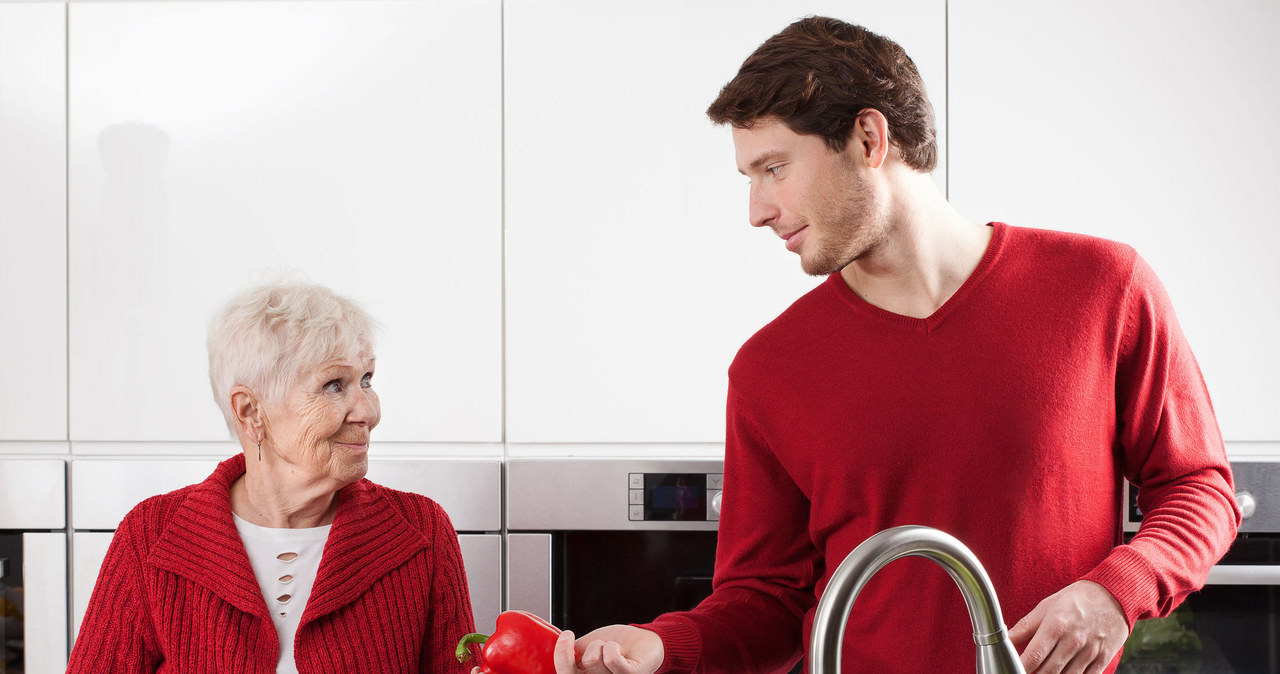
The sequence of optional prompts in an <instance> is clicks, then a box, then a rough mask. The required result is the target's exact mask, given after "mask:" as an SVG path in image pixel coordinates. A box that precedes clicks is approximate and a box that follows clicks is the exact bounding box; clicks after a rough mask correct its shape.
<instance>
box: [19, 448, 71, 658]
mask: <svg viewBox="0 0 1280 674" xmlns="http://www.w3.org/2000/svg"><path fill="white" fill-rule="evenodd" d="M59 463H60V462H59ZM22 587H23V594H24V595H25V596H24V599H23V605H24V606H25V610H26V617H25V625H24V630H25V634H24V636H23V640H24V641H25V643H24V654H25V658H26V671H28V672H32V673H36V672H63V671H66V669H67V653H68V651H67V535H66V534H23V535H22Z"/></svg>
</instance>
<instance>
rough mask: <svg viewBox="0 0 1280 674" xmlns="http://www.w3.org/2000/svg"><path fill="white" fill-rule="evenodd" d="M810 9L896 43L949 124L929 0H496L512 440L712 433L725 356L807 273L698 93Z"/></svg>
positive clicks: (702, 436)
mask: <svg viewBox="0 0 1280 674" xmlns="http://www.w3.org/2000/svg"><path fill="white" fill-rule="evenodd" d="M810 13H816V14H827V15H831V16H835V17H839V18H843V19H846V20H849V21H856V22H859V23H862V24H864V25H866V26H868V27H870V28H871V29H872V30H875V31H877V32H880V33H883V34H885V35H887V36H889V37H891V38H893V39H895V40H897V41H899V42H900V43H901V44H902V45H903V46H904V47H905V48H906V50H907V51H908V53H909V54H910V55H911V56H912V58H913V60H914V61H915V62H916V63H917V65H918V66H919V68H920V70H921V72H922V75H923V77H924V79H925V81H926V83H927V86H928V87H929V90H930V92H931V93H932V98H933V102H934V106H935V108H936V109H937V112H938V122H939V123H938V127H939V129H940V130H944V129H945V128H946V126H945V119H946V111H945V108H944V104H945V102H946V81H945V70H946V68H945V63H944V52H945V44H946V31H945V3H944V2H942V1H941V0H914V1H911V2H898V3H873V2H817V3H813V2H804V3H801V2H759V1H757V2H740V1H738V0H732V1H730V0H717V1H708V2H696V3H692V2H683V1H682V0H658V1H656V2H633V3H602V2H594V1H593V0H536V1H535V0H508V1H507V2H506V3H505V5H504V23H503V25H504V40H505V55H506V68H505V96H506V97H505V102H504V107H505V111H506V114H505V120H506V121H505V135H506V145H505V148H506V150H505V159H506V183H505V184H506V208H507V210H506V239H507V258H506V264H507V277H506V298H507V305H506V313H507V341H506V346H507V431H508V434H507V438H508V440H509V441H512V442H519V443H524V442H537V443H551V442H719V441H721V440H723V434H724V398H725V387H726V382H727V380H726V375H725V373H726V371H727V368H728V366H729V363H730V361H731V360H732V358H733V355H734V353H735V352H736V351H737V349H738V347H739V346H740V345H741V344H742V342H743V341H745V340H746V339H747V338H748V337H749V336H750V335H751V334H752V333H753V332H754V331H755V330H757V329H759V328H760V327H762V326H763V325H764V324H765V323H767V322H768V321H769V320H771V319H772V318H773V317H774V316H776V315H777V314H778V313H779V312H781V311H782V310H783V309H785V308H786V307H787V305H789V304H790V303H791V302H792V301H794V300H795V299H796V298H797V297H799V296H800V295H802V294H803V293H804V292H806V291H807V290H808V289H810V288H812V287H813V286H814V285H816V284H817V283H818V281H817V280H816V279H813V278H810V277H806V276H805V275H804V274H803V273H802V272H801V271H800V266H799V263H798V261H797V259H796V258H795V257H794V256H793V255H791V254H789V253H788V252H787V251H786V250H785V249H784V248H783V245H782V242H781V241H779V240H778V239H777V238H775V237H774V236H773V234H772V233H770V232H768V231H755V230H752V229H751V227H749V226H748V224H747V189H748V187H747V182H746V179H744V178H743V177H742V176H740V175H739V174H738V173H737V171H736V170H735V167H734V160H733V145H732V140H731V136H730V131H729V130H728V129H727V128H718V127H715V126H713V125H712V124H711V123H710V122H709V121H708V120H707V118H706V116H705V114H704V110H705V109H706V107H707V106H708V105H709V104H710V103H711V101H712V100H713V99H714V98H715V96H716V94H717V93H718V92H719V90H720V88H721V87H722V86H724V84H725V83H726V82H728V81H729V80H730V79H731V78H732V77H733V76H734V74H735V73H736V72H737V70H738V67H739V65H741V63H742V60H743V59H745V58H746V57H747V55H748V54H750V53H751V51H752V50H754V49H755V48H756V47H757V46H758V45H759V44H760V42H762V41H764V40H765V39H766V38H768V37H769V36H770V35H772V34H774V33H776V32H777V31H779V30H781V29H783V28H784V27H786V25H787V24H789V23H791V22H792V21H794V20H796V19H798V18H800V17H802V16H804V15H807V14H810ZM944 140H945V139H944ZM935 175H936V176H938V178H939V179H941V178H942V177H943V176H944V175H945V169H939V171H937V172H936V173H935Z"/></svg>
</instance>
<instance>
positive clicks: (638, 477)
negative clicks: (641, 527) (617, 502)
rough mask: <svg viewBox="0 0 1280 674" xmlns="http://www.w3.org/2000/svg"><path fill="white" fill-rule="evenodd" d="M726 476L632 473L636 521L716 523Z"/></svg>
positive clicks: (630, 511) (631, 511) (631, 507)
mask: <svg viewBox="0 0 1280 674" xmlns="http://www.w3.org/2000/svg"><path fill="white" fill-rule="evenodd" d="M723 490H724V473H628V474H627V519H628V520H631V521H632V522H716V521H719V519H720V492H721V491H723Z"/></svg>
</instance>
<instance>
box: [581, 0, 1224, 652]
mask: <svg viewBox="0 0 1280 674" xmlns="http://www.w3.org/2000/svg"><path fill="white" fill-rule="evenodd" d="M708 114H709V116H710V117H711V119H712V120H714V121H715V122H717V123H721V124H729V125H731V126H732V128H733V139H734V146H735V149H736V159H737V164H738V169H739V170H740V171H741V172H742V173H744V174H745V175H747V176H748V177H749V178H750V180H751V203H750V218H751V224H752V225H753V226H756V227H769V228H770V229H772V230H773V231H774V232H775V233H776V234H777V235H778V236H779V237H781V238H783V239H784V240H785V242H786V244H785V245H786V248H787V250H789V251H791V252H793V253H795V254H796V255H798V256H799V257H800V264H801V266H802V267H803V269H804V270H805V271H806V272H808V273H810V274H822V275H829V276H828V278H827V280H826V282H825V283H823V284H822V285H820V286H819V287H818V288H816V289H814V290H813V291H812V292H810V293H808V294H807V295H805V296H804V297H802V298H800V299H799V300H798V301H797V302H796V303H795V304H793V305H792V306H791V307H790V308H789V309H788V310H787V311H785V312H784V313H783V314H782V315H781V316H779V317H778V318H777V319H775V320H774V321H773V322H772V323H770V324H769V325H767V326H765V327H764V328H763V329H761V330H760V331H759V332H758V333H757V334H756V335H755V336H753V337H752V338H751V339H750V340H749V341H748V342H747V343H746V344H745V345H744V346H743V347H742V349H741V350H740V351H739V352H738V355H737V357H736V358H735V360H734V363H733V365H732V366H731V368H730V370H729V380H730V381H729V400H728V434H727V438H726V446H725V489H724V496H723V498H724V509H723V512H722V515H721V520H720V538H719V548H718V551H717V559H716V573H715V583H714V587H715V590H714V593H713V594H712V595H711V596H710V597H709V598H708V599H707V600H706V601H704V602H702V604H701V605H699V606H698V607H697V608H696V609H694V610H692V611H688V612H683V613H673V614H668V615H664V616H661V617H659V618H658V619H656V620H655V621H654V622H653V623H651V624H648V625H645V626H644V627H643V628H641V627H629V626H612V627H606V628H602V629H600V630H597V631H595V632H593V633H591V634H588V635H586V636H585V637H583V638H581V639H579V640H578V641H577V646H578V651H579V653H580V660H579V662H580V666H581V667H582V668H583V669H584V670H585V671H588V672H613V673H615V674H621V673H627V674H630V673H632V672H654V671H673V672H682V671H697V672H757V671H761V672H785V671H787V670H788V669H789V668H790V667H792V666H793V665H794V664H795V663H796V662H797V661H798V660H799V659H800V658H801V656H802V653H803V649H804V648H805V647H806V645H807V643H808V640H809V631H810V629H811V627H812V621H813V614H814V608H815V606H816V602H817V598H818V597H819V596H820V595H821V593H822V591H823V589H824V588H825V587H826V584H827V582H828V580H829V578H830V576H831V574H832V573H833V572H834V571H835V569H836V567H837V566H838V565H839V564H840V562H841V561H842V560H843V559H844V558H845V556H846V555H847V554H848V553H849V552H850V551H851V550H852V549H853V548H854V547H856V546H857V545H858V544H859V543H860V542H862V541H863V540H865V539H866V538H867V537H869V536H871V535H872V534H874V533H876V532H877V531H880V530H883V529H886V528H889V527H893V526H898V525H904V524H923V525H929V526H933V527H937V528H939V529H942V530H943V531H946V532H948V533H950V534H952V535H954V536H956V537H957V538H959V539H960V540H961V541H962V542H964V543H965V544H966V545H967V546H968V547H969V548H970V549H972V550H973V552H974V553H975V554H976V555H977V556H978V558H979V559H980V560H981V561H982V563H983V564H984V566H985V568H986V570H987V572H988V574H989V575H990V577H991V579H992V581H993V583H994V585H995V588H996V591H997V593H998V595H999V600H1000V602H1001V606H1002V608H1003V612H1004V616H1005V618H1006V619H1009V620H1014V621H1016V624H1015V625H1014V627H1013V628H1012V629H1011V630H1010V636H1011V637H1012V639H1013V640H1014V642H1015V644H1018V645H1020V646H1021V649H1020V654H1021V659H1022V662H1023V665H1024V666H1025V667H1026V669H1027V671H1029V672H1031V671H1035V672H1041V673H1046V674H1055V673H1057V672H1071V673H1076V672H1091V673H1092V672H1100V671H1104V670H1105V671H1111V670H1112V669H1113V667H1114V665H1115V661H1116V660H1117V655H1118V653H1119V652H1120V649H1121V647H1122V645H1123V643H1124V640H1125V638H1126V636H1127V634H1128V632H1129V629H1130V627H1131V626H1132V624H1133V622H1134V621H1135V620H1139V619H1143V618H1152V617H1156V616H1162V615H1166V614H1168V613H1169V612H1170V611H1172V610H1173V608H1174V607H1176V606H1177V605H1178V604H1179V602H1181V600H1182V599H1183V598H1184V597H1185V596H1186V595H1187V594H1188V593H1190V592H1192V591H1194V590H1196V589H1197V588H1199V587H1200V585H1201V584H1202V583H1203V582H1204V579H1205V577H1206V575H1207V573H1208V570H1209V567H1210V566H1212V565H1213V563H1214V562H1215V561H1216V560H1217V559H1218V558H1219V557H1220V556H1221V555H1222V554H1223V553H1224V552H1225V551H1226V549H1227V547H1228V546H1229V545H1230V542H1231V540H1232V538H1233V537H1234V534H1235V530H1236V527H1237V526H1238V525H1239V511H1238V509H1237V508H1236V506H1235V502H1234V499H1233V496H1232V495H1233V490H1232V484H1231V476H1230V471H1229V467H1228V463H1227V460H1226V456H1225V451H1224V449H1223V445H1222V440H1221V437H1220V435H1219V432H1218V429H1217V424H1216V421H1215V419H1214V416H1213V410H1212V408H1211V407H1210V403H1209V397H1208V393H1207V392H1206V390H1205V387H1204V383H1203V380H1202V378H1201V376H1200V373H1199V370H1198V368H1197V365H1196V363H1195V360H1194V358H1193V357H1192V354H1191V351H1190V349H1189V347H1188V346H1187V343H1186V340H1185V339H1184V337H1183V335H1182V333H1181V331H1180V330H1179V328H1178V325H1177V323H1176V321H1175V319H1174V316H1173V311H1172V309H1171V308H1170V305H1169V300H1168V298H1167V297H1166V295H1165V293H1164V291H1163V290H1162V288H1161V286H1160V284H1159V282H1158V280H1157V279H1156V277H1155V275H1154V274H1153V273H1152V271H1151V269H1150V268H1149V267H1148V266H1147V265H1146V264H1145V263H1144V262H1143V261H1142V260H1141V258H1139V257H1138V256H1137V255H1136V254H1135V253H1134V251H1133V250H1132V249H1131V248H1129V247H1127V246H1124V245H1121V244H1117V243H1112V242H1109V241H1104V240H1101V239H1096V238H1091V237H1085V236H1080V235H1073V234H1064V233H1058V232H1049V231H1041V230H1033V229H1023V228H1017V227H1011V226H1008V225H1004V224H1002V223H992V224H990V225H979V224H975V223H971V222H969V221H967V220H965V219H964V218H963V217H962V216H961V215H960V214H959V213H957V212H956V211H955V210H954V209H953V208H952V207H951V205H950V204H948V203H947V201H946V199H945V198H944V197H943V196H942V195H941V194H940V193H939V191H938V190H937V188H936V186H935V185H934V182H933V180H932V178H931V177H930V176H929V172H930V171H931V170H932V169H933V168H934V164H935V160H936V145H935V141H934V127H933V110H932V107H931V105H930V104H929V101H928V99H927V98H926V96H925V92H924V87H923V84H922V82H921V80H920V76H919V74H918V73H917V71H916V68H915V65H914V64H913V63H912V62H911V60H910V59H909V58H908V57H907V55H906V54H905V52H903V50H902V48H901V47H899V46H898V45H897V44H895V43H893V42H892V41H890V40H888V39H885V38H883V37H881V36H878V35H875V34H874V33H871V32H869V31H867V30H865V29H863V28H861V27H859V26H853V25H849V24H846V23H843V22H840V21H836V20H833V19H827V18H809V19H804V20H802V21H799V22H797V23H795V24H793V25H791V26H790V27H788V28H786V29H785V30H783V31H782V32H781V33H779V34H777V35H775V36H774V37H772V38H770V39H769V40H768V41H766V42H765V43H764V44H763V45H761V46H760V48H759V49H757V50H756V52H755V53H753V54H752V55H751V56H750V57H749V58H748V59H747V60H746V61H745V62H744V63H743V65H742V68H741V70H740V71H739V72H738V75H737V77H735V78H734V79H733V81H731V82H730V83H729V84H728V85H726V86H725V88H724V89H723V90H722V91H721V93H720V96H719V98H718V99H717V100H716V101H715V102H714V103H713V104H712V105H711V107H710V109H709V110H708ZM1125 478H1127V479H1129V480H1130V481H1132V482H1134V483H1135V484H1138V485H1139V486H1140V487H1141V507H1142V510H1143V511H1144V512H1145V513H1146V518H1145V520H1144V523H1143V526H1142V529H1141V530H1140V531H1139V532H1138V534H1137V535H1136V536H1135V537H1134V538H1133V540H1132V541H1131V542H1130V543H1128V544H1123V545H1122V544H1121V541H1120V539H1119V531H1120V522H1119V516H1120V508H1119V503H1118V501H1119V498H1118V497H1119V494H1120V486H1121V480H1122V479H1125ZM849 625H850V629H849V631H848V633H847V636H846V638H845V641H844V657H843V661H842V662H843V666H844V671H846V672H877V673H883V672H961V671H972V667H973V662H974V648H975V647H974V643H973V641H972V638H971V635H972V630H971V628H970V625H969V619H968V614H967V613H966V611H965V608H964V605H963V601H962V598H961V595H960V592H959V591H958V590H957V588H956V587H955V584H954V582H953V581H952V580H951V578H950V577H948V576H947V575H946V574H945V572H943V570H942V569H941V568H939V567H937V566H936V565H934V564H933V563H931V562H929V561H926V560H923V559H920V558H909V559H904V560H900V561H898V562H894V563H893V564H891V565H889V566H888V567H886V568H885V569H884V570H883V571H881V572H880V573H879V574H878V575H877V576H876V577H875V578H873V579H872V581H871V582H870V583H869V584H868V585H867V586H866V587H865V589H864V590H863V592H862V593H861V595H860V596H859V597H858V601H857V604H856V606H855V608H854V611H853V614H852V615H851V617H850V620H849ZM562 656H563V654H562ZM562 660H564V658H563V657H562Z"/></svg>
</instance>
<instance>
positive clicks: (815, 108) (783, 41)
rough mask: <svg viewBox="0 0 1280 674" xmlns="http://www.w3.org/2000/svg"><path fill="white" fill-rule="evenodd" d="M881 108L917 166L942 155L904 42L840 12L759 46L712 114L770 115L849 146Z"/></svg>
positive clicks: (742, 122)
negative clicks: (863, 117)
mask: <svg viewBox="0 0 1280 674" xmlns="http://www.w3.org/2000/svg"><path fill="white" fill-rule="evenodd" d="M867 108H872V109H875V110H879V111H880V113H881V114H883V115H884V116H885V119H887V120H888V121H889V140H890V142H891V143H892V144H893V145H894V146H895V147H897V148H898V153H899V154H900V155H901V157H902V161H903V162H905V163H906V164H907V165H908V166H910V167H911V168H914V169H915V170H917V171H921V172H925V173H928V172H929V171H932V170H933V168H934V166H936V165H937V163H938V143H937V138H936V131H935V129H934V124H933V106H932V105H931V104H930V103H929V97H928V96H927V95H926V94H925V90H924V81H923V80H921V79H920V72H919V71H917V70H916V64H915V63H913V62H912V61H911V57H909V56H907V52H906V51H904V50H903V49H902V47H901V46H899V45H898V43H896V42H894V41H893V40H890V39H889V38H886V37H883V36H881V35H877V34H875V33H873V32H871V31H869V30H867V29H866V28H863V27H862V26H856V25H853V24H850V23H845V22H844V21H840V20H839V19H832V18H828V17H823V16H811V17H808V18H804V19H801V20H799V21H797V22H795V23H793V24H791V25H790V26H787V27H786V28H784V29H783V30H782V32H780V33H778V34H777V35H774V36H773V37H771V38H769V39H768V40H765V42H764V44H762V45H760V46H759V47H757V48H756V50H755V51H754V52H752V54H751V55H750V56H748V57H747V60H746V61H743V62H742V67H741V68H740V69H738V74H737V75H736V76H735V77H734V78H733V79H732V80H731V81H730V82H729V83H728V84H726V85H724V88H723V89H721V90H720V95H719V96H717V97H716V100H715V102H713V103H712V104H711V107H709V108H707V116H708V117H710V118H711V121H713V122H715V123H716V124H731V125H733V126H735V127H738V128H750V127H751V126H752V125H754V124H755V123H756V121H757V120H759V119H761V118H764V117H776V118H778V119H780V120H782V122H783V123H785V124H786V125H787V126H788V127H789V128H790V129H791V130H792V131H795V132H796V133H800V134H809V135H817V136H821V137H822V139H823V140H824V141H825V142H826V144H827V147H829V148H831V150H832V151H834V152H841V151H843V150H844V148H845V146H846V144H847V143H848V141H849V134H850V132H852V131H853V126H854V123H855V121H856V120H857V118H858V114H859V113H860V112H862V111H863V110H866V109H867Z"/></svg>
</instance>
